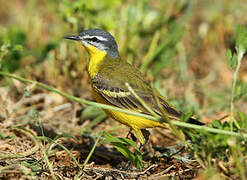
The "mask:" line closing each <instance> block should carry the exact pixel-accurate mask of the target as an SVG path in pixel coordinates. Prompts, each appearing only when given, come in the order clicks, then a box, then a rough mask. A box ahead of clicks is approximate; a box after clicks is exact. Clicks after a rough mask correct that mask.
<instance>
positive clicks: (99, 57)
mask: <svg viewBox="0 0 247 180" xmlns="http://www.w3.org/2000/svg"><path fill="white" fill-rule="evenodd" d="M86 50H87V51H88V53H89V62H88V74H89V76H90V78H93V77H94V76H95V75H97V74H98V72H99V67H100V64H101V63H102V62H103V61H104V59H105V56H106V54H107V52H106V51H101V50H99V49H97V48H96V47H94V46H89V47H86Z"/></svg>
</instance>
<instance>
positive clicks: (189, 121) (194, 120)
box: [187, 118, 205, 126]
mask: <svg viewBox="0 0 247 180" xmlns="http://www.w3.org/2000/svg"><path fill="white" fill-rule="evenodd" d="M187 122H188V123H191V124H196V125H200V126H203V125H205V123H203V122H200V121H198V120H196V119H193V118H189V120H188V121H187Z"/></svg>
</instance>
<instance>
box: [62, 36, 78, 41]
mask: <svg viewBox="0 0 247 180" xmlns="http://www.w3.org/2000/svg"><path fill="white" fill-rule="evenodd" d="M64 38H65V39H71V40H74V41H79V40H80V37H79V36H78V35H77V36H73V35H68V36H64Z"/></svg>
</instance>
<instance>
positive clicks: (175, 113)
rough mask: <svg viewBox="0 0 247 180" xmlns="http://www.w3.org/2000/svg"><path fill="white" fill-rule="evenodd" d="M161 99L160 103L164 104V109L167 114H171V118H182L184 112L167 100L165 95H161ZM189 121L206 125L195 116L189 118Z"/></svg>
mask: <svg viewBox="0 0 247 180" xmlns="http://www.w3.org/2000/svg"><path fill="white" fill-rule="evenodd" d="M159 100H160V103H161V105H162V106H163V108H164V110H165V111H166V113H167V115H168V116H169V118H171V119H173V118H174V119H180V118H181V116H182V115H183V113H182V112H180V111H178V110H177V109H176V108H175V107H173V106H172V105H171V104H169V103H168V101H166V100H165V98H164V97H162V96H160V97H159ZM187 123H191V124H196V125H200V126H203V125H205V123H203V122H200V121H198V120H196V119H194V118H189V119H188V120H187Z"/></svg>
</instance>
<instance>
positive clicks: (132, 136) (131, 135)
mask: <svg viewBox="0 0 247 180" xmlns="http://www.w3.org/2000/svg"><path fill="white" fill-rule="evenodd" d="M131 131H132V128H130V130H129V132H128V134H127V136H126V138H129V136H130V137H131V139H132V140H133V141H135V142H136V140H137V139H136V137H135V135H134V134H133V133H132V132H131Z"/></svg>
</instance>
